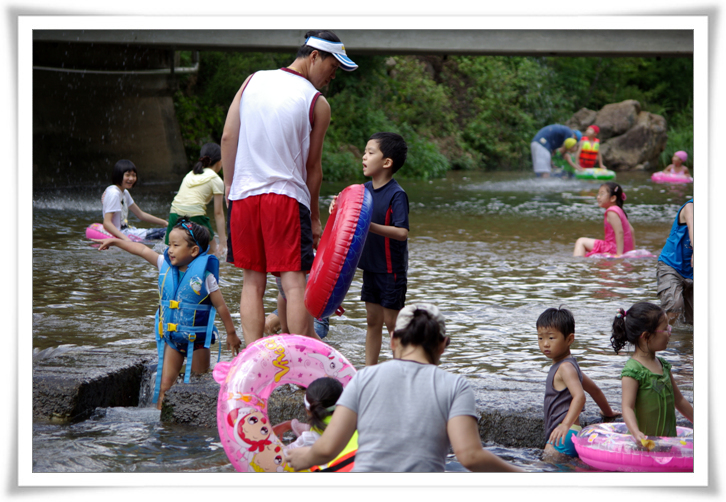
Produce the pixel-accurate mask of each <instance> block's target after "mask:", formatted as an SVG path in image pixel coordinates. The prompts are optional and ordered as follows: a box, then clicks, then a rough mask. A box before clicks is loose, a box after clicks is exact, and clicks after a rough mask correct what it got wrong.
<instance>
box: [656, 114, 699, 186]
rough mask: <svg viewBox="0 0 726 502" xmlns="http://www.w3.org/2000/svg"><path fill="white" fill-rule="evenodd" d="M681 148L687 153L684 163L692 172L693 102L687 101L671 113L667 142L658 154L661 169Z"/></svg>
mask: <svg viewBox="0 0 726 502" xmlns="http://www.w3.org/2000/svg"><path fill="white" fill-rule="evenodd" d="M679 150H683V151H684V152H686V153H687V154H688V160H687V161H686V162H685V164H686V165H687V166H688V169H689V170H690V171H691V174H693V166H694V152H693V103H692V102H689V103H688V105H687V106H685V107H684V108H683V109H682V110H681V111H680V112H678V113H675V114H673V118H672V120H671V122H670V123H669V124H668V143H667V145H666V148H665V150H663V152H662V153H661V154H660V167H661V168H662V169H663V168H665V167H666V166H668V165H669V164H670V163H671V160H672V159H673V154H674V153H675V152H677V151H679Z"/></svg>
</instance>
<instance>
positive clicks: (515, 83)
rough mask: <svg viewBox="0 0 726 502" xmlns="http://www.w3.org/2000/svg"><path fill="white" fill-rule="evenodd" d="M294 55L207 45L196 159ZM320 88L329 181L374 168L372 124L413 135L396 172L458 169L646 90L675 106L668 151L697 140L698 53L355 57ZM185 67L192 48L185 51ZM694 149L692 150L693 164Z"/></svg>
mask: <svg viewBox="0 0 726 502" xmlns="http://www.w3.org/2000/svg"><path fill="white" fill-rule="evenodd" d="M293 59H294V55H292V54H275V53H235V52H202V53H201V54H200V69H199V73H198V74H197V75H189V76H179V77H178V78H179V84H180V90H179V92H177V93H176V95H175V96H174V102H175V106H176V111H177V116H178V118H179V123H180V126H181V130H182V137H183V140H184V145H185V148H186V151H187V154H188V155H189V158H190V162H192V161H193V160H194V159H196V158H197V155H198V153H199V148H200V147H201V145H202V144H204V143H205V142H207V141H215V142H219V141H220V140H221V136H222V130H223V127H224V121H225V118H226V115H227V111H228V109H229V105H230V103H231V102H232V99H233V98H234V95H235V94H236V93H237V91H238V90H239V88H240V86H241V85H242V83H243V82H244V80H245V78H246V77H247V76H248V75H250V74H251V73H253V72H255V71H258V70H266V69H274V68H280V67H283V66H287V65H289V64H290V63H291V62H292V61H293ZM354 59H355V61H356V63H358V65H359V68H358V70H356V71H355V72H344V71H342V70H341V71H338V73H337V76H336V78H335V79H334V80H333V81H332V82H331V83H330V84H329V85H328V86H327V88H325V89H322V90H321V91H322V92H323V94H324V95H325V97H326V99H327V100H328V102H329V103H330V106H331V110H332V117H331V123H330V127H329V129H328V132H327V134H326V138H325V144H324V148H323V176H324V179H326V180H331V181H332V180H335V181H339V180H351V181H353V180H355V181H363V180H364V179H365V178H364V177H363V174H362V168H361V152H362V151H363V148H364V147H365V144H366V142H367V141H368V138H369V137H370V135H371V134H373V133H374V132H379V131H392V132H398V133H399V134H401V135H402V136H403V137H404V138H405V139H406V142H407V143H408V146H409V155H408V160H407V162H406V164H405V165H404V167H403V168H402V169H401V170H400V171H399V173H397V175H396V176H398V177H403V178H419V179H427V178H434V177H439V176H442V175H444V174H445V172H446V170H448V169H477V168H484V169H489V170H498V169H530V168H531V159H530V151H529V142H530V139H531V138H532V137H533V136H534V135H535V134H536V133H537V131H538V130H539V129H540V128H542V127H544V126H546V125H548V124H553V123H565V122H566V121H567V120H568V119H569V117H571V116H572V114H573V113H575V112H576V111H577V110H579V109H580V108H582V107H587V108H590V109H592V110H599V109H600V108H602V107H603V106H604V105H606V104H608V103H613V102H619V101H623V100H625V99H636V100H638V101H639V102H640V104H641V107H642V109H643V110H646V111H650V112H653V113H658V114H661V115H663V116H665V118H666V120H667V121H668V124H669V130H668V135H669V140H668V148H667V149H666V152H664V155H663V157H662V159H667V161H668V162H669V161H670V158H671V157H672V154H673V152H674V151H676V150H680V149H683V150H686V151H687V152H688V153H689V156H690V155H691V154H692V150H693V108H692V104H691V103H692V99H693V60H692V59H690V58H662V59H659V58H567V57H557V58H550V57H548V58H533V57H503V56H449V57H447V56H395V57H384V56H357V55H356V56H355V58H354ZM180 62H181V64H183V65H184V66H189V65H191V64H192V59H191V53H190V52H182V53H180ZM690 162H691V159H689V165H691V164H690Z"/></svg>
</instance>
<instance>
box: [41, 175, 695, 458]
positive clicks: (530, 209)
mask: <svg viewBox="0 0 726 502" xmlns="http://www.w3.org/2000/svg"><path fill="white" fill-rule="evenodd" d="M140 174H142V175H143V172H142V173H140ZM618 182H619V183H620V184H621V185H622V186H623V189H624V191H625V193H626V195H627V201H626V203H625V210H626V211H627V213H628V216H629V218H630V221H631V222H632V224H633V227H634V229H635V236H636V247H637V248H644V249H647V250H649V251H651V252H652V253H653V254H655V255H657V254H658V253H659V252H660V249H661V248H662V247H663V244H664V242H665V239H666V237H667V236H668V232H669V229H670V226H671V224H672V222H673V218H674V216H675V214H676V211H677V210H678V208H679V207H680V205H681V204H683V203H684V202H685V201H686V200H687V199H688V198H689V197H691V196H692V195H693V187H692V186H667V185H655V184H653V183H652V182H651V181H650V179H649V176H648V174H647V173H640V172H638V173H619V174H618ZM401 184H402V186H403V187H404V189H405V190H406V191H407V193H408V195H409V200H410V222H411V229H410V233H409V252H410V260H409V283H408V294H407V302H408V303H412V302H430V303H434V304H436V305H438V306H439V308H440V309H441V310H442V311H443V312H444V314H445V317H446V320H447V330H448V331H449V333H450V334H451V335H452V337H453V340H452V344H451V346H450V347H449V348H448V349H447V351H446V352H445V354H444V356H443V358H442V364H441V367H442V368H445V369H446V370H448V371H451V372H453V373H459V374H462V375H465V376H466V377H467V378H468V379H469V381H470V382H471V384H472V386H473V387H474V388H475V389H476V392H477V393H479V395H482V394H481V393H484V392H489V391H497V392H502V391H512V392H516V391H517V390H518V389H527V390H541V392H544V378H545V376H546V372H547V369H548V367H549V365H550V363H549V360H548V359H546V358H545V357H544V356H543V355H542V354H541V353H540V352H539V350H538V347H537V340H536V329H535V327H534V325H535V321H536V319H537V317H538V316H539V314H540V313H541V312H542V311H543V310H544V309H546V308H549V307H558V306H563V307H566V308H568V309H570V310H571V311H572V312H573V314H574V316H575V320H576V342H575V345H574V346H573V347H574V348H573V354H574V355H575V356H576V357H577V358H578V361H579V363H580V366H581V367H582V368H583V370H584V371H585V372H587V374H588V376H590V377H591V378H592V379H593V380H595V381H596V382H597V384H598V385H599V386H600V387H601V388H602V389H603V391H604V392H605V393H606V395H608V396H609V397H610V396H617V397H618V400H617V401H615V403H613V405H614V406H615V407H618V408H619V395H620V392H619V389H620V380H619V378H618V376H619V374H620V369H621V368H622V366H623V365H624V363H625V361H626V359H627V357H628V356H627V354H624V353H622V352H621V354H620V355H615V354H614V352H613V350H612V347H611V346H610V343H609V337H610V329H609V327H610V325H611V323H612V318H613V316H614V314H615V312H616V310H617V309H618V308H620V307H622V308H625V309H627V308H628V307H629V306H630V305H631V304H633V303H634V302H636V301H640V300H645V301H652V302H655V303H658V299H657V296H656V294H655V265H656V262H655V259H638V260H629V261H626V260H594V259H589V258H574V257H572V248H573V246H574V243H575V240H576V239H577V238H578V237H581V236H586V237H593V238H602V235H603V223H602V220H603V210H602V209H601V208H599V207H598V206H597V204H596V202H595V195H596V193H597V189H598V187H599V185H600V183H599V182H596V181H583V180H562V179H535V178H534V177H533V176H532V174H531V173H479V172H476V173H474V172H451V173H448V174H447V177H446V178H445V179H441V180H432V181H408V180H401ZM344 187H345V184H334V183H324V185H323V188H322V191H321V207H325V208H327V205H328V203H329V202H330V200H331V199H332V196H333V195H335V194H337V193H338V192H339V191H340V190H342V188H344ZM104 188H105V187H104V186H100V185H99V186H85V187H34V191H33V272H32V277H33V325H32V332H33V348H34V350H35V352H40V351H45V352H44V353H48V352H49V351H51V350H53V349H56V348H58V347H61V350H83V348H84V347H93V346H111V347H116V348H118V350H122V351H123V350H124V347H133V348H139V347H141V348H148V349H149V350H150V351H153V350H155V344H154V341H153V336H151V333H152V324H153V319H154V309H153V304H154V303H155V301H156V299H157V298H158V296H157V293H156V271H155V270H154V268H153V267H151V266H150V265H149V264H148V263H147V262H146V261H144V260H142V259H140V258H138V257H135V256H131V255H128V254H127V253H124V252H123V251H121V250H118V249H112V250H109V251H106V252H99V251H98V250H97V249H95V248H94V247H93V245H92V243H91V242H90V241H88V240H86V239H85V237H84V230H85V228H86V226H87V225H89V224H90V223H92V222H95V221H101V203H100V196H101V193H102V191H103V189H104ZM177 189H178V183H173V184H146V185H141V186H137V187H135V188H134V189H133V190H132V192H131V194H132V196H133V197H134V200H135V201H136V203H137V204H138V205H139V206H140V207H141V208H142V209H143V210H144V211H146V212H148V213H151V214H154V215H157V216H159V217H162V218H166V216H167V214H168V208H169V206H170V204H171V200H172V198H173V197H174V194H175V191H176V190H177ZM321 213H322V214H323V217H325V216H326V215H327V211H326V210H323V211H321ZM210 217H211V210H210ZM212 220H213V218H212ZM140 226H141V225H140ZM153 247H154V249H155V250H156V251H158V252H162V251H163V249H164V246H163V244H155V245H154V246H153ZM220 276H221V281H220V285H221V287H222V292H223V295H224V298H225V301H226V303H227V305H228V306H229V307H230V310H231V311H232V316H233V319H234V320H235V322H236V323H237V325H238V326H239V298H240V290H241V286H242V274H241V272H240V271H238V270H237V269H235V268H234V267H233V266H231V265H229V264H226V263H222V264H221V266H220ZM268 284H269V287H268V290H267V293H266V296H265V308H266V311H267V312H271V311H272V310H273V309H274V308H275V299H276V295H277V290H276V288H275V285H274V281H273V280H272V278H270V279H269V282H268ZM360 286H361V276H360V272H358V274H357V275H356V277H355V279H354V281H353V284H352V286H351V289H350V292H349V293H348V296H347V298H346V301H345V302H344V303H343V307H344V308H345V314H344V315H343V316H341V317H336V318H334V319H332V320H331V327H330V333H329V335H328V338H327V339H326V342H327V343H329V344H330V345H332V346H334V347H335V348H336V349H338V350H339V351H341V352H342V353H343V354H345V355H346V357H348V359H349V360H350V361H351V362H352V363H353V364H354V365H355V366H356V367H358V368H360V367H362V365H363V361H364V340H365V307H364V305H363V304H362V302H360V301H359V297H360V296H359V292H360ZM240 337H241V333H240ZM212 352H213V354H214V353H215V352H216V347H213V351H212ZM661 355H662V356H663V357H665V358H666V359H668V360H669V361H670V362H671V363H673V366H674V376H675V379H676V381H677V383H678V385H679V388H680V389H681V391H682V392H683V393H684V395H686V397H687V398H688V399H689V400H691V401H692V399H693V327H692V326H687V325H681V324H677V325H676V326H675V327H674V331H673V336H672V337H671V342H670V344H669V347H668V349H667V350H666V351H664V352H663V353H661ZM382 357H383V359H386V358H388V357H390V354H389V353H388V351H386V350H385V346H384V350H383V351H382ZM229 358H230V356H229V354H225V353H224V351H223V355H222V359H223V360H229ZM213 361H216V359H213ZM588 401H589V403H588V406H592V405H593V404H592V402H590V400H589V398H588ZM611 402H612V400H611ZM485 446H486V447H487V448H488V449H490V451H493V452H494V453H496V454H498V455H500V456H502V457H503V458H505V459H507V460H509V461H511V462H513V463H514V464H516V465H519V466H521V467H523V468H524V469H526V470H528V471H561V470H566V471H567V470H574V468H573V467H572V466H554V465H551V464H546V463H543V462H541V460H540V455H541V453H542V452H541V450H538V449H536V448H531V449H529V448H505V447H501V446H498V445H495V444H485ZM447 468H448V469H449V470H452V471H456V470H462V467H461V466H460V465H459V464H458V463H457V462H456V461H455V459H450V461H449V462H448V464H447ZM33 471H34V472H232V471H233V469H232V468H231V466H230V464H229V461H228V460H227V457H226V455H225V453H224V451H223V449H222V447H221V444H220V442H219V439H218V437H217V431H216V430H200V429H197V428H189V427H183V426H178V425H169V424H164V423H161V422H160V421H159V412H158V411H156V410H155V409H154V408H151V407H146V406H142V407H139V408H110V409H105V410H97V413H96V414H95V415H94V416H93V417H92V418H91V419H89V420H86V421H84V422H81V423H78V424H73V425H56V424H47V423H36V424H34V425H33Z"/></svg>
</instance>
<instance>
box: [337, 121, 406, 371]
mask: <svg viewBox="0 0 726 502" xmlns="http://www.w3.org/2000/svg"><path fill="white" fill-rule="evenodd" d="M407 153H408V146H407V145H406V142H405V141H404V139H403V138H402V137H401V136H400V135H399V134H396V133H392V132H378V133H375V134H373V135H371V137H370V138H369V139H368V143H367V144H366V148H365V152H364V154H363V175H364V176H367V177H369V178H371V181H369V182H367V183H366V184H365V187H366V189H367V190H368V191H369V192H370V193H371V195H372V196H373V210H372V211H371V213H372V214H371V226H370V228H369V230H368V237H367V238H366V243H365V245H364V246H363V251H362V252H361V256H360V261H359V262H358V268H360V269H362V270H363V287H362V288H361V298H360V299H361V301H364V302H365V304H366V325H367V327H366V356H365V364H366V366H373V365H374V364H378V357H379V355H380V353H381V343H382V340H383V325H384V324H385V326H386V328H388V333H389V335H390V334H391V333H393V329H394V327H395V325H396V317H397V316H398V312H399V311H400V310H401V309H402V308H403V306H404V305H405V302H406V289H407V284H408V280H407V277H406V276H407V273H408V195H406V192H405V191H404V190H403V188H401V185H399V184H398V182H397V181H396V180H395V179H393V175H394V174H395V173H396V172H397V171H398V170H399V169H400V168H401V166H403V164H404V163H405V162H406V155H407ZM336 198H337V197H336ZM336 198H334V199H333V202H332V203H331V205H330V212H331V213H332V212H333V209H334V208H335V200H336Z"/></svg>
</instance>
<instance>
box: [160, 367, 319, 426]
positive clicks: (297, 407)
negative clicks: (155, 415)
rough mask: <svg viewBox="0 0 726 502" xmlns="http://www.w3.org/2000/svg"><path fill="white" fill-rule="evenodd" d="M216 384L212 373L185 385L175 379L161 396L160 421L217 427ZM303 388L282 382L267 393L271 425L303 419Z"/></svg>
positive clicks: (194, 377) (217, 385) (217, 390)
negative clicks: (162, 399)
mask: <svg viewBox="0 0 726 502" xmlns="http://www.w3.org/2000/svg"><path fill="white" fill-rule="evenodd" d="M218 396H219V384H218V383H217V382H216V381H215V380H214V378H212V374H211V372H209V373H205V374H204V375H199V376H193V377H192V378H190V381H189V383H188V384H185V383H180V382H177V383H175V384H174V386H173V387H172V388H171V389H169V390H168V391H167V393H166V394H165V395H164V401H163V403H162V407H161V421H162V422H167V423H174V424H185V425H193V426H197V427H213V428H216V427H217V398H218ZM304 396H305V389H303V388H300V387H297V386H296V385H282V386H280V387H278V388H277V389H275V390H274V391H273V392H272V395H270V399H269V401H268V403H267V407H268V416H269V418H270V422H271V423H272V424H279V423H281V422H285V421H287V420H292V419H293V418H297V419H298V420H300V421H301V422H304V421H306V414H305V406H304V404H303V397H304Z"/></svg>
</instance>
